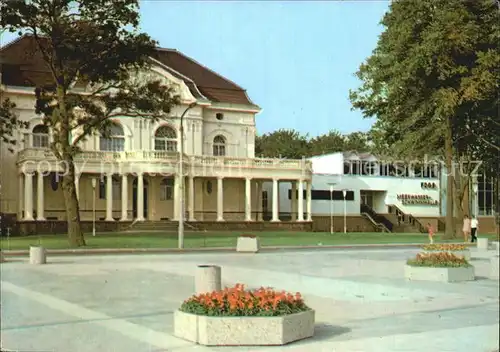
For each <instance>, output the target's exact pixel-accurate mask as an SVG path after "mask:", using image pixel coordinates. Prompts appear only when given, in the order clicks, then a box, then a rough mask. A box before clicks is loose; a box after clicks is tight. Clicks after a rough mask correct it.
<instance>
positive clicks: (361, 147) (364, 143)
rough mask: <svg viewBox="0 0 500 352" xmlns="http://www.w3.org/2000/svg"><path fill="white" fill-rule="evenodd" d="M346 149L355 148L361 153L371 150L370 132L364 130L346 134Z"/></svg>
mask: <svg viewBox="0 0 500 352" xmlns="http://www.w3.org/2000/svg"><path fill="white" fill-rule="evenodd" d="M344 150H354V151H357V152H359V153H362V152H369V151H371V147H370V146H369V139H368V134H367V133H364V132H359V131H358V132H352V133H350V134H348V135H346V136H345V141H344Z"/></svg>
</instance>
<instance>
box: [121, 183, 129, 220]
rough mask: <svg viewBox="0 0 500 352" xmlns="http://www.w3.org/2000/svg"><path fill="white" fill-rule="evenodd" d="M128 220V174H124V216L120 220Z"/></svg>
mask: <svg viewBox="0 0 500 352" xmlns="http://www.w3.org/2000/svg"><path fill="white" fill-rule="evenodd" d="M127 220H128V175H127V174H123V175H122V217H121V218H120V221H127Z"/></svg>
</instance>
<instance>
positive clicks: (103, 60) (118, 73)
mask: <svg viewBox="0 0 500 352" xmlns="http://www.w3.org/2000/svg"><path fill="white" fill-rule="evenodd" d="M138 6H139V3H138V0H77V1H74V0H30V1H19V0H4V1H2V2H0V24H1V27H2V28H5V29H7V30H9V31H11V32H18V33H19V35H23V34H29V35H30V37H29V38H30V40H31V41H32V42H33V50H32V51H33V52H32V53H27V54H32V55H34V56H35V57H37V56H38V57H41V60H42V62H43V64H44V66H45V67H46V69H47V71H48V76H47V79H46V84H38V85H37V87H36V88H35V93H36V106H35V107H36V112H37V113H39V114H41V116H42V118H43V122H44V124H46V125H47V126H49V127H51V128H52V135H53V141H52V142H51V149H52V151H53V152H54V154H55V155H56V157H57V158H58V159H59V160H62V161H64V163H63V165H64V166H65V168H66V170H64V176H63V182H62V189H63V194H64V200H65V207H66V215H67V219H68V237H69V242H70V245H71V246H82V245H85V241H84V238H83V233H82V231H81V226H80V212H79V204H78V199H77V195H76V190H75V165H74V162H73V158H74V155H75V154H76V153H78V152H79V143H80V142H81V141H82V140H83V139H85V138H86V137H87V136H89V135H90V134H92V133H93V132H95V131H96V130H101V131H104V132H105V133H106V131H108V130H109V127H110V125H111V123H112V120H111V119H112V118H114V117H122V116H130V117H138V118H150V119H158V118H160V117H165V116H168V114H169V113H170V111H171V109H172V107H173V106H174V105H176V104H178V103H179V98H178V97H177V96H176V95H174V92H173V91H172V89H171V88H170V86H169V85H168V82H165V81H164V80H162V78H161V77H159V76H154V75H153V74H152V73H151V70H149V68H150V62H149V57H150V56H152V54H153V53H154V50H155V47H156V44H157V43H156V42H155V41H154V40H152V39H151V38H150V37H149V36H148V35H147V34H145V33H141V32H140V31H139V29H138V27H139V9H138Z"/></svg>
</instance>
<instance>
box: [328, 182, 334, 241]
mask: <svg viewBox="0 0 500 352" xmlns="http://www.w3.org/2000/svg"><path fill="white" fill-rule="evenodd" d="M329 185H330V234H331V235H333V186H335V185H336V183H329Z"/></svg>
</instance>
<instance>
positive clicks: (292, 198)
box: [263, 152, 498, 232]
mask: <svg viewBox="0 0 500 352" xmlns="http://www.w3.org/2000/svg"><path fill="white" fill-rule="evenodd" d="M309 160H310V161H311V162H312V168H313V176H312V190H311V213H312V216H313V219H314V220H316V219H321V218H325V217H330V216H333V217H344V216H347V217H350V218H356V217H358V218H362V217H363V216H362V215H365V216H368V217H372V218H378V219H379V220H380V219H382V220H380V221H382V222H384V221H386V224H387V222H392V225H391V224H387V227H392V226H393V225H397V224H398V223H399V221H400V220H401V219H404V220H406V221H408V222H409V223H411V224H412V226H413V227H412V228H411V229H410V230H421V229H422V224H423V223H424V221H425V222H431V223H432V224H433V225H435V226H438V220H440V219H442V218H443V217H444V216H445V215H446V206H445V205H446V203H445V202H446V178H445V177H443V175H445V174H446V173H445V172H441V171H440V170H441V166H440V164H439V163H437V162H432V161H421V162H417V161H416V162H414V163H403V162H392V161H391V162H384V161H383V160H379V159H378V158H377V157H376V156H375V155H372V154H369V153H355V152H339V153H333V154H327V155H321V156H316V157H312V158H310V159H309ZM496 182H497V181H496V180H495V179H493V178H485V177H484V176H479V177H477V178H474V180H473V181H472V183H473V185H472V187H469V188H468V190H467V192H466V196H465V199H464V203H465V204H464V209H465V212H466V213H467V214H469V215H470V216H473V215H477V216H478V217H480V218H481V223H483V224H484V225H483V229H485V231H487V232H494V231H496V229H495V214H496V209H497V208H496V207H497V205H496V204H497V202H498V190H496V189H498V187H496V186H495V185H496ZM474 184H475V185H477V189H476V186H474ZM271 191H272V185H271V184H269V183H266V184H265V185H264V195H263V197H264V203H265V201H266V200H267V201H268V202H269V204H268V205H266V204H264V210H266V209H269V208H270V204H271V198H270V197H269V196H268V194H270V193H271ZM301 193H302V194H303V198H304V197H306V195H305V194H304V192H303V191H301V190H300V189H299V188H298V187H297V185H296V184H295V183H294V182H286V181H282V182H280V186H279V197H278V198H279V202H278V204H279V213H280V214H282V217H284V218H287V217H290V218H291V219H295V218H296V217H297V215H296V214H298V213H300V210H299V209H298V206H297V200H298V199H300V198H301V197H300V194H301ZM443 204H444V205H443ZM378 215H380V216H378ZM398 217H399V218H400V219H399V220H398ZM384 218H385V220H384ZM409 219H417V221H418V220H420V221H419V222H420V225H418V226H415V223H414V220H411V221H410V220H409ZM372 220H375V221H373V222H378V221H379V220H377V219H371V220H370V221H372ZM323 230H325V229H324V228H323Z"/></svg>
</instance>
